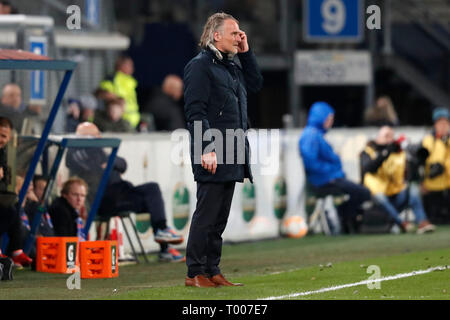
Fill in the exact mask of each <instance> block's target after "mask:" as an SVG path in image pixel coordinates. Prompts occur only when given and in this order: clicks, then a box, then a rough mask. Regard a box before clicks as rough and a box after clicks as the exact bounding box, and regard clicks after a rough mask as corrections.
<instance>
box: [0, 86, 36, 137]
mask: <svg viewBox="0 0 450 320" xmlns="http://www.w3.org/2000/svg"><path fill="white" fill-rule="evenodd" d="M40 113H41V106H39V105H29V106H26V105H25V104H24V103H23V100H22V89H21V88H20V87H19V86H18V85H17V84H15V83H8V84H6V85H5V86H4V87H3V89H2V96H1V106H0V115H1V116H4V117H7V118H9V119H10V120H11V121H12V122H13V125H14V128H16V130H18V131H19V132H20V131H21V130H22V126H23V124H24V121H25V119H27V120H29V121H32V126H33V127H32V128H31V130H32V133H37V132H40V131H41V128H40V127H38V126H39V125H40V124H39V122H38V121H37V116H39V114H40Z"/></svg>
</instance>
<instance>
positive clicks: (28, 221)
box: [16, 176, 54, 269]
mask: <svg viewBox="0 0 450 320" xmlns="http://www.w3.org/2000/svg"><path fill="white" fill-rule="evenodd" d="M23 182H24V178H23V177H21V176H16V194H19V192H20V189H21V188H22V186H23ZM33 182H34V181H33ZM39 202H40V201H39V198H38V197H37V195H36V194H35V190H34V183H32V184H30V185H29V187H28V190H27V193H26V195H25V200H24V201H23V203H22V207H21V208H19V207H18V205H17V206H16V208H17V210H18V211H19V216H20V218H21V220H22V228H21V231H22V237H23V241H24V242H25V241H26V239H27V238H28V236H29V235H30V230H31V225H32V223H33V219H34V217H35V214H36V213H37V212H38V210H39V205H40V203H39ZM36 235H37V236H44V237H51V236H54V230H53V224H52V221H51V218H50V215H49V214H48V212H44V213H43V214H42V215H41V221H40V222H39V226H38V228H37V230H36ZM28 255H29V256H30V258H32V259H33V260H34V259H35V258H36V242H34V243H33V246H32V247H31V250H30V252H29V253H28ZM34 262H35V261H33V263H32V269H34V268H35V264H34Z"/></svg>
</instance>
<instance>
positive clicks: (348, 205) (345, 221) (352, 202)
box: [318, 178, 371, 233]
mask: <svg viewBox="0 0 450 320" xmlns="http://www.w3.org/2000/svg"><path fill="white" fill-rule="evenodd" d="M318 189H319V190H320V189H335V190H337V191H338V192H341V193H344V194H348V195H349V197H350V199H349V200H348V201H345V202H344V203H343V204H342V205H340V206H339V207H338V208H337V210H338V214H339V218H340V220H341V224H342V228H343V232H344V233H353V232H358V230H357V229H358V227H359V224H360V223H361V222H362V220H358V216H360V215H361V218H362V214H363V209H362V208H361V205H362V204H363V202H365V201H368V200H370V199H371V194H370V191H369V189H367V188H366V187H364V186H363V185H360V184H357V183H354V182H352V181H350V180H347V179H344V178H341V179H336V180H333V181H332V182H330V183H328V184H326V185H324V186H321V187H319V188H318Z"/></svg>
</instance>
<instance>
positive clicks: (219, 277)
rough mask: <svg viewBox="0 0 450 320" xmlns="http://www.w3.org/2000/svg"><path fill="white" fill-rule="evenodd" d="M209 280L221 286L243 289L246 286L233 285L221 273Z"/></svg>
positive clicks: (240, 284)
mask: <svg viewBox="0 0 450 320" xmlns="http://www.w3.org/2000/svg"><path fill="white" fill-rule="evenodd" d="M209 280H211V282H213V283H215V284H216V285H219V286H228V287H241V286H243V285H244V284H243V283H232V282H230V281H228V280H227V279H225V277H224V276H223V275H222V274H221V273H219V274H216V275H215V276H212V277H211V278H209Z"/></svg>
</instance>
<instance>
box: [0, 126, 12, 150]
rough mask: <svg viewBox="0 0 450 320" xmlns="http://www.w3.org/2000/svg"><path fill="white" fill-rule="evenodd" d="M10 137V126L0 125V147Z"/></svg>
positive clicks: (3, 145)
mask: <svg viewBox="0 0 450 320" xmlns="http://www.w3.org/2000/svg"><path fill="white" fill-rule="evenodd" d="M10 138H11V128H10V127H0V149H1V148H4V147H5V146H6V145H7V144H8V142H9V139H10Z"/></svg>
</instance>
